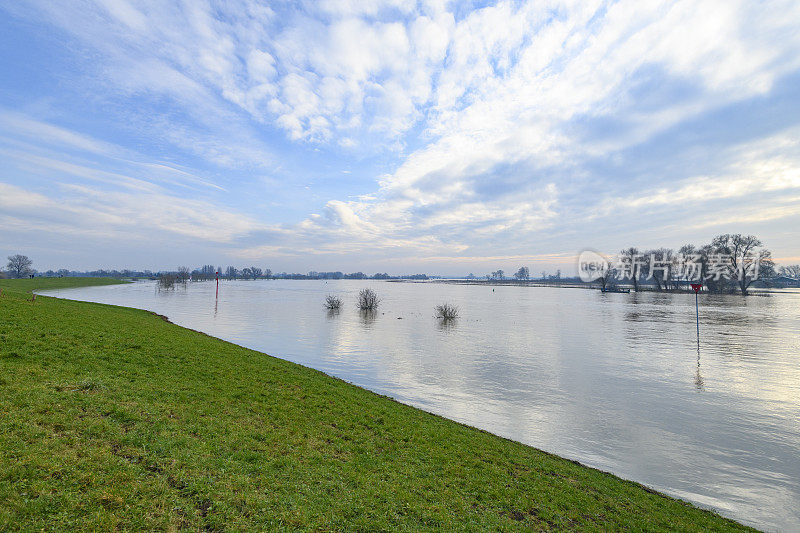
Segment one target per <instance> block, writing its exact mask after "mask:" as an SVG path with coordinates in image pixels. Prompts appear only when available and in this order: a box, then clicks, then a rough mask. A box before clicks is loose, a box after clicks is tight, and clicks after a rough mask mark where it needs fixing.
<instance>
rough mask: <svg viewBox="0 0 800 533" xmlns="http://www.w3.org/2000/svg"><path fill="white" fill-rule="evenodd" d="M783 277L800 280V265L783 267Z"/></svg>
mask: <svg viewBox="0 0 800 533" xmlns="http://www.w3.org/2000/svg"><path fill="white" fill-rule="evenodd" d="M781 276H786V277H787V278H793V279H798V278H800V265H786V266H782V267H781Z"/></svg>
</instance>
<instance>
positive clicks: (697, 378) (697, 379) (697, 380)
mask: <svg viewBox="0 0 800 533" xmlns="http://www.w3.org/2000/svg"><path fill="white" fill-rule="evenodd" d="M694 386H695V388H696V389H697V390H699V391H701V390H703V376H702V375H700V341H699V340H698V341H697V371H696V372H695V374H694Z"/></svg>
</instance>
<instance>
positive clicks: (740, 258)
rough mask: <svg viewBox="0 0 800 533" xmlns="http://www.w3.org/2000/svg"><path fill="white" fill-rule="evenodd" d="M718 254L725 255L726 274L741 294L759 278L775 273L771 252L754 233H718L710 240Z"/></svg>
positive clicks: (745, 293) (745, 292) (744, 293)
mask: <svg viewBox="0 0 800 533" xmlns="http://www.w3.org/2000/svg"><path fill="white" fill-rule="evenodd" d="M711 245H712V246H713V247H714V248H715V251H716V252H717V253H718V254H722V255H724V256H726V257H725V262H726V263H727V275H728V277H729V278H730V279H732V280H736V284H737V286H738V288H739V290H740V291H741V292H742V295H747V289H748V288H749V287H750V285H752V283H753V282H754V281H756V280H757V279H759V278H769V277H772V275H774V273H775V263H774V262H773V261H772V253H771V252H770V251H769V250H767V249H764V248H762V246H763V245H762V242H761V241H760V240H759V239H758V237H756V236H755V235H742V234H741V233H735V234H729V233H726V234H724V235H718V236H717V237H714V240H713V241H711Z"/></svg>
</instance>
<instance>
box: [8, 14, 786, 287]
mask: <svg viewBox="0 0 800 533" xmlns="http://www.w3.org/2000/svg"><path fill="white" fill-rule="evenodd" d="M0 69H2V70H0V73H1V74H2V75H1V76H0V160H2V161H3V164H2V167H0V224H1V225H2V227H3V231H2V232H0V252H2V253H3V255H7V254H10V253H25V254H27V255H29V256H30V257H31V258H32V259H33V260H34V262H35V266H36V267H37V268H39V269H40V270H43V269H47V268H59V267H67V268H81V269H82V268H96V267H106V268H123V267H134V268H151V269H162V268H175V267H177V266H179V265H183V264H186V265H190V266H196V265H199V264H204V263H209V262H210V263H214V264H220V265H228V264H232V265H238V266H244V265H249V264H255V265H260V266H262V267H267V268H272V269H273V270H275V271H283V270H286V271H300V272H305V271H308V270H332V269H336V270H345V271H352V270H363V271H365V272H375V271H381V272H383V271H388V272H390V273H410V272H421V271H424V272H429V273H442V274H466V273H468V272H475V273H476V274H481V273H485V272H488V271H490V270H495V269H497V268H503V269H505V270H507V271H513V270H515V269H516V268H517V267H518V266H520V265H528V266H529V267H530V268H531V271H532V272H535V273H538V272H540V271H542V270H548V271H553V270H555V269H556V268H561V269H563V270H564V271H565V272H569V271H573V270H574V267H573V264H574V259H575V256H576V255H577V254H578V253H579V252H580V251H581V250H583V249H585V248H592V249H597V250H601V251H606V252H615V251H617V250H619V249H621V248H622V247H627V246H631V245H634V246H638V247H640V248H649V247H660V246H670V247H675V248H677V247H679V246H680V245H682V244H684V243H686V242H694V243H702V242H705V241H707V240H709V239H710V238H711V237H712V236H713V235H715V234H718V233H726V232H741V233H754V234H756V235H758V236H759V237H761V238H762V240H763V241H764V242H765V244H766V245H767V246H768V247H769V248H770V249H771V250H772V251H773V255H774V256H775V257H776V258H777V260H778V262H780V263H786V264H788V263H798V262H800V244H798V243H800V239H798V229H797V228H800V98H798V95H800V3H798V2H796V1H787V2H758V3H756V2H736V1H719V2H711V1H702V0H700V1H685V2H681V1H678V2H641V1H631V2H627V1H617V2H586V1H580V2H498V3H491V2H490V3H478V2H439V1H431V2H407V1H403V0H391V1H387V2H360V1H344V0H343V1H332V0H330V1H324V0H323V1H317V2H310V1H309V2H294V3H292V2H273V3H265V2H256V1H250V0H241V1H226V2H206V1H202V0H192V1H185V2H172V3H168V2H163V1H156V2H148V1H137V2H127V1H124V0H95V1H89V0H84V1H63V2H51V1H41V2H40V1H36V0H32V1H28V0H14V1H5V0H0Z"/></svg>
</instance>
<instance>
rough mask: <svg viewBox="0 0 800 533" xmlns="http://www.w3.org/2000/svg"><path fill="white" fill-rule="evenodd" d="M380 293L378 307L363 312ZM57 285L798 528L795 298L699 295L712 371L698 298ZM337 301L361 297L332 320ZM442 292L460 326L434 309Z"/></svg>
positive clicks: (730, 511) (749, 517)
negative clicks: (328, 303)
mask: <svg viewBox="0 0 800 533" xmlns="http://www.w3.org/2000/svg"><path fill="white" fill-rule="evenodd" d="M367 286H369V287H371V288H373V289H375V290H376V291H377V292H378V294H380V296H381V298H382V302H381V308H380V311H379V313H380V318H379V317H378V313H376V312H373V313H360V312H359V311H358V310H357V309H355V306H354V305H352V302H354V301H355V300H356V297H357V294H358V291H359V290H360V289H362V288H365V287H367ZM59 292H60V293H61V294H62V296H70V297H73V298H77V299H88V300H91V301H99V302H103V303H110V304H117V305H129V306H134V307H141V308H145V309H150V310H153V311H156V312H158V313H160V314H164V315H167V316H168V317H169V318H170V319H171V320H172V321H173V322H176V323H178V324H180V325H185V326H188V327H191V328H194V329H198V330H200V331H204V332H206V333H209V334H211V335H215V336H218V337H221V338H224V339H226V340H230V341H233V342H236V343H238V344H242V345H245V346H248V347H251V348H254V349H256V350H260V351H264V352H266V353H271V354H274V355H277V356H280V357H282V358H285V359H288V360H291V361H294V362H297V363H301V364H304V365H307V366H310V367H313V368H317V369H319V370H322V371H324V372H327V373H330V374H333V375H335V376H338V377H341V378H343V379H346V380H348V381H351V382H354V383H356V384H358V385H361V386H364V387H367V388H369V389H372V390H375V391H376V392H380V393H382V394H387V395H389V396H392V397H394V398H397V399H399V400H401V401H404V402H406V403H409V404H412V405H416V406H419V407H422V408H424V409H426V410H429V411H433V412H436V413H439V414H442V415H444V416H447V417H450V418H453V419H455V420H458V421H460V422H464V423H467V424H471V425H475V426H478V427H481V428H483V429H487V430H489V431H492V432H494V433H497V434H500V435H503V436H505V437H509V438H512V439H515V440H519V441H521V442H525V443H527V444H531V445H534V446H537V447H539V448H543V449H546V450H548V451H551V452H554V453H557V454H560V455H564V456H567V457H570V458H573V459H577V460H580V461H582V462H584V463H587V464H590V465H591V466H595V467H599V468H602V469H605V470H610V471H612V472H614V473H616V474H619V475H621V476H623V477H626V478H630V479H634V480H636V481H640V482H642V483H645V484H647V485H649V486H652V487H653V488H656V489H658V490H661V491H664V492H667V493H670V494H673V495H677V496H680V497H683V498H686V499H689V500H691V501H694V502H699V503H702V504H703V505H709V506H712V507H714V508H716V509H718V510H719V511H720V512H722V513H723V514H725V515H727V516H731V517H733V518H737V519H739V520H743V521H745V522H747V523H749V524H752V525H755V526H758V527H761V528H764V529H773V530H774V529H778V530H800V515H799V514H798V513H799V512H800V511H799V510H800V461H798V459H797V457H798V456H800V293H797V292H795V293H784V294H775V295H772V296H771V297H749V298H742V297H740V296H729V295H719V296H717V295H713V296H709V295H701V298H700V328H701V329H702V339H701V343H700V344H701V345H700V348H701V350H702V365H701V358H700V355H701V353H700V350H697V347H698V344H697V340H698V339H697V333H696V318H695V300H694V295H693V294H692V295H689V294H672V293H661V294H658V293H639V294H636V293H632V294H610V293H609V294H602V293H599V292H597V291H588V290H577V289H550V288H526V287H513V286H499V287H493V288H492V290H491V291H490V290H488V287H480V286H467V285H446V284H415V283H382V282H363V281H337V282H333V281H331V282H329V283H328V284H324V283H322V282H320V283H316V282H310V281H257V282H251V281H237V282H224V283H221V284H220V295H219V300H221V301H222V303H221V304H220V303H219V300H215V291H214V284H213V283H210V284H206V283H196V284H191V285H190V287H189V290H187V291H167V292H162V293H158V292H157V291H155V290H154V287H153V286H152V284H133V285H128V286H116V287H94V288H88V289H78V290H73V291H59ZM326 294H336V295H337V296H340V297H341V298H342V299H343V301H345V302H347V303H348V304H347V305H345V306H344V307H343V308H342V309H341V311H340V313H339V314H335V315H331V314H330V313H321V312H320V305H321V303H322V302H323V301H324V298H325V295H326ZM445 301H446V302H452V304H453V305H456V306H458V307H459V308H460V310H461V318H459V319H458V321H456V322H452V323H447V324H446V323H443V322H440V321H438V320H436V319H435V318H433V317H432V316H431V312H430V310H431V309H434V307H435V306H436V305H438V304H440V303H441V302H445ZM212 305H213V306H214V308H215V313H214V314H211V313H209V312H208V311H209V309H210V307H211V306H212ZM400 317H401V318H402V320H398V318H400ZM334 318H335V319H334ZM700 391H702V394H698V392H700Z"/></svg>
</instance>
